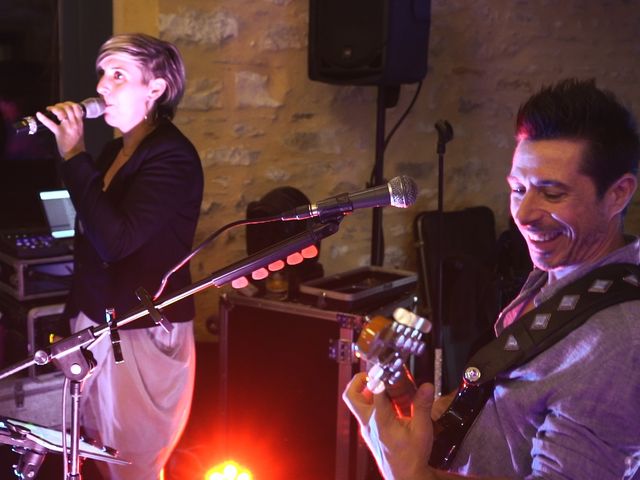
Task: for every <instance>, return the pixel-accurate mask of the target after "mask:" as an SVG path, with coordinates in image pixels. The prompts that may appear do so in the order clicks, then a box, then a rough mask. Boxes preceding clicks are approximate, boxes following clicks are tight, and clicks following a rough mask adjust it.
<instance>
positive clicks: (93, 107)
mask: <svg viewBox="0 0 640 480" xmlns="http://www.w3.org/2000/svg"><path fill="white" fill-rule="evenodd" d="M81 105H82V106H83V107H84V117H85V118H98V117H100V116H101V115H102V114H103V113H104V109H105V105H104V100H102V98H100V97H95V98H87V99H86V100H83V101H82V102H81Z"/></svg>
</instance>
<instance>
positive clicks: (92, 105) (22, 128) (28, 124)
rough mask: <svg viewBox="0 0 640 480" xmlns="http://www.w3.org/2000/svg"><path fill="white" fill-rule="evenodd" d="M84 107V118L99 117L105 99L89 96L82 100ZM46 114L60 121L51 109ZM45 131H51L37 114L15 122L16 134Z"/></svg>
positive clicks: (102, 111) (14, 129) (14, 131)
mask: <svg viewBox="0 0 640 480" xmlns="http://www.w3.org/2000/svg"><path fill="white" fill-rule="evenodd" d="M80 106H81V107H82V116H83V117H84V118H98V117H100V116H101V115H102V114H103V113H104V109H105V105H104V100H102V98H100V97H95V98H87V99H85V100H83V101H82V102H80ZM42 113H44V115H45V116H47V117H48V118H50V119H51V120H53V121H54V122H56V123H60V121H59V120H58V118H57V117H56V116H55V115H54V114H53V113H51V112H49V111H46V110H45V111H44V112H42ZM43 131H47V132H48V131H49V129H48V128H47V127H45V126H44V125H43V124H42V122H40V120H38V119H37V118H36V116H35V115H32V116H29V117H24V118H23V119H21V120H19V121H17V122H15V123H14V124H13V133H14V134H15V135H35V134H36V133H40V132H43Z"/></svg>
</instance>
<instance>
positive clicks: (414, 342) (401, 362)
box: [355, 308, 431, 417]
mask: <svg viewBox="0 0 640 480" xmlns="http://www.w3.org/2000/svg"><path fill="white" fill-rule="evenodd" d="M430 331H431V322H429V321H428V320H427V319H425V318H423V317H420V316H418V315H416V314H415V313H413V312H410V311H409V310H406V309H404V308H397V309H396V310H395V311H394V312H393V320H391V319H388V318H386V317H383V316H375V317H373V318H372V319H371V320H370V321H369V322H368V323H367V324H366V325H365V326H364V327H363V329H362V331H361V332H360V335H359V337H358V341H357V342H356V348H355V350H356V356H358V357H360V358H362V359H363V360H365V361H366V362H367V364H368V368H367V376H368V381H367V388H368V389H369V390H370V391H372V392H373V393H381V392H383V391H386V393H387V395H388V396H389V398H390V399H391V401H392V403H393V406H394V407H395V409H396V412H397V413H398V415H401V416H403V417H410V416H411V415H412V400H413V396H414V395H415V392H416V385H415V382H414V380H413V377H412V375H411V372H410V371H409V369H408V368H407V366H406V362H407V360H408V359H409V357H410V356H411V355H421V354H422V353H423V352H424V350H425V344H424V343H423V342H422V337H423V336H424V335H425V334H427V333H429V332H430Z"/></svg>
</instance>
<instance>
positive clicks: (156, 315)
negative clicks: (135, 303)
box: [136, 287, 173, 333]
mask: <svg viewBox="0 0 640 480" xmlns="http://www.w3.org/2000/svg"><path fill="white" fill-rule="evenodd" d="M136 296H137V297H138V300H140V301H141V302H142V306H143V307H144V309H145V310H146V311H147V312H149V315H150V316H151V319H152V320H153V321H154V323H155V324H156V325H160V326H161V327H162V328H163V329H164V331H165V332H167V333H169V332H171V330H173V325H172V324H171V322H169V320H167V319H166V317H165V316H164V315H162V314H161V313H160V311H159V310H158V309H157V308H156V307H155V305H154V304H153V302H152V301H151V297H150V296H149V294H148V293H147V291H146V290H145V289H144V288H143V287H140V288H138V289H137V290H136Z"/></svg>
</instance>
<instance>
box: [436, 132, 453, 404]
mask: <svg viewBox="0 0 640 480" xmlns="http://www.w3.org/2000/svg"><path fill="white" fill-rule="evenodd" d="M435 129H436V130H437V132H438V146H437V149H436V153H437V154H438V210H437V215H438V217H437V218H438V237H437V239H436V242H437V244H436V267H437V277H436V278H437V281H436V299H437V302H438V309H437V313H436V318H435V321H434V322H433V327H434V332H433V339H434V348H433V355H434V357H433V368H434V375H433V386H434V393H435V395H436V397H439V396H441V395H442V365H443V352H442V349H443V343H444V342H443V334H442V327H443V319H442V311H443V308H442V302H443V295H442V292H443V262H444V255H443V253H442V249H443V247H444V240H443V239H444V208H443V203H444V201H443V198H444V153H445V151H446V144H447V142H449V141H450V140H452V139H453V128H452V127H451V124H450V123H449V122H447V121H446V120H440V121H438V122H436V124H435Z"/></svg>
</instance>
